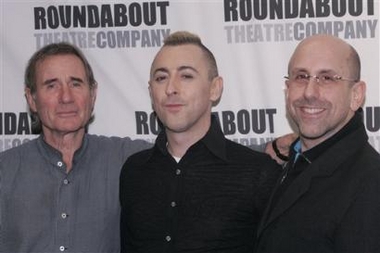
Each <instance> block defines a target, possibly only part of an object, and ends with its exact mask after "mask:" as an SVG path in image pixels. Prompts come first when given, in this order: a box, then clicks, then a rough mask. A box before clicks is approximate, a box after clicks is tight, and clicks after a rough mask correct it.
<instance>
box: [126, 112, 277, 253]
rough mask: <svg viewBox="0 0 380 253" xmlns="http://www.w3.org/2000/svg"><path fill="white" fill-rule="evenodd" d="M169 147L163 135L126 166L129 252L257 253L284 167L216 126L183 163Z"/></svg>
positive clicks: (214, 121) (127, 244)
mask: <svg viewBox="0 0 380 253" xmlns="http://www.w3.org/2000/svg"><path fill="white" fill-rule="evenodd" d="M166 143H167V140H166V136H165V133H164V132H162V133H161V134H160V135H159V136H158V137H157V140H156V144H155V146H154V147H153V148H152V149H149V150H146V151H143V152H140V153H138V154H135V155H133V156H132V157H130V158H129V159H128V160H127V162H126V163H125V164H124V166H123V169H122V174H121V179H120V180H121V181H120V183H121V185H120V200H121V205H122V218H121V236H122V238H121V240H122V252H128V253H132V252H144V253H148V252H154V253H163V252H230V253H231V252H244V253H245V252H251V251H252V250H253V241H254V238H255V232H256V227H257V224H258V222H259V219H260V217H261V214H262V212H263V209H264V207H265V204H266V202H267V199H268V197H269V194H270V192H271V190H272V186H273V185H274V183H275V181H276V179H277V177H278V175H279V171H280V169H279V166H278V165H277V164H276V163H275V162H274V161H273V160H272V159H271V158H270V157H269V156H268V155H266V154H263V153H258V152H255V151H252V150H250V149H249V148H247V147H244V146H242V145H239V144H237V143H234V142H232V141H230V140H227V139H226V138H225V137H224V136H223V133H222V131H221V130H220V127H219V125H218V123H217V122H216V120H215V119H213V121H212V125H211V127H210V129H209V131H208V133H207V134H206V135H205V137H204V138H202V139H201V140H200V141H198V142H197V143H195V144H194V145H193V146H191V147H190V148H189V150H188V151H187V152H186V154H185V155H184V156H183V157H182V159H181V160H180V161H179V162H178V163H177V162H176V161H175V160H174V158H173V157H172V156H171V155H170V154H169V153H168V151H167V148H166Z"/></svg>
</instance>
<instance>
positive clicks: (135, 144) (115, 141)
mask: <svg viewBox="0 0 380 253" xmlns="http://www.w3.org/2000/svg"><path fill="white" fill-rule="evenodd" d="M87 138H88V139H89V142H90V143H91V145H98V146H100V147H101V148H107V147H109V148H119V147H120V148H121V149H123V150H130V152H131V153H135V152H137V151H140V150H144V149H147V148H150V147H152V144H151V143H149V142H147V141H145V140H142V139H135V140H133V139H131V138H130V137H117V136H111V137H107V136H103V135H94V134H88V135H87Z"/></svg>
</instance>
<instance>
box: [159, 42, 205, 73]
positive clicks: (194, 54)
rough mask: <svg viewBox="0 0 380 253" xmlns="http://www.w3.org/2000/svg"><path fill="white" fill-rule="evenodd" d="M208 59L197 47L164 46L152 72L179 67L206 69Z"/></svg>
mask: <svg viewBox="0 0 380 253" xmlns="http://www.w3.org/2000/svg"><path fill="white" fill-rule="evenodd" d="M206 64H207V61H206V57H205V56H204V53H203V51H202V50H201V49H200V47H198V46H196V45H179V46H164V47H162V48H161V49H160V51H159V52H158V54H157V55H156V57H155V59H154V61H153V64H152V70H154V69H156V68H168V69H171V68H177V67H179V66H192V67H194V68H198V67H200V68H202V69H203V68H204V67H205V66H206Z"/></svg>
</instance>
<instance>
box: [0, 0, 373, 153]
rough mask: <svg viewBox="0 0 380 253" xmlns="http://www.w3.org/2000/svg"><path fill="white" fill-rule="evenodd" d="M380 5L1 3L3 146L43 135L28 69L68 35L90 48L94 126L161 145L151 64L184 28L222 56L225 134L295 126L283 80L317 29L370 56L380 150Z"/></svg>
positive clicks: (365, 64) (260, 0)
mask: <svg viewBox="0 0 380 253" xmlns="http://www.w3.org/2000/svg"><path fill="white" fill-rule="evenodd" d="M379 9H380V7H379V0H171V1H117V0H116V1H113V0H112V1H91V0H86V1H85V0H83V1H59V0H57V1H42V0H28V1H26V0H25V1H21V0H1V4H0V12H1V14H0V19H1V23H0V32H1V35H0V39H1V42H0V43H1V44H0V78H1V79H0V152H1V151H4V150H6V149H9V148H11V147H15V146H17V145H20V144H22V143H24V142H27V141H29V140H31V139H32V138H35V137H36V135H35V134H33V133H32V131H31V119H30V116H29V115H28V109H27V105H26V102H25V99H24V92H23V75H24V69H25V66H26V63H27V61H28V59H29V58H30V56H31V55H32V54H33V53H34V52H35V51H36V50H37V49H39V48H41V47H42V46H44V45H46V44H48V43H52V42H60V41H68V42H70V43H73V44H75V45H77V46H78V47H80V48H81V49H82V50H83V52H84V54H85V55H86V56H87V57H88V59H89V61H90V63H91V64H92V66H93V70H94V72H95V77H96V79H97V81H98V83H99V90H98V97H97V102H96V106H95V112H94V113H95V121H94V122H93V123H92V124H91V125H90V128H89V132H90V133H93V134H99V135H107V136H129V137H131V138H133V139H137V138H138V139H145V140H148V141H151V142H152V141H154V140H155V137H156V135H157V133H158V131H159V128H158V125H157V123H156V120H155V118H154V116H153V114H152V108H151V104H150V99H149V94H148V79H149V69H150V65H151V62H152V60H153V57H154V56H155V54H156V52H157V51H158V50H159V48H160V47H161V46H162V44H163V39H164V38H165V37H166V36H168V35H169V34H170V33H172V32H174V31H178V30H187V31H190V32H193V33H196V34H198V35H199V36H200V37H201V38H202V40H203V42H204V44H206V45H207V46H208V47H209V48H210V49H211V51H213V53H214V54H215V56H216V59H217V63H218V66H219V71H220V74H221V76H223V78H224V81H225V88H224V93H223V97H222V100H221V102H220V103H219V104H218V105H217V106H216V107H214V109H213V111H214V113H215V115H217V116H218V118H219V120H220V123H221V126H222V129H223V131H224V133H225V134H226V136H227V137H228V138H230V139H232V140H234V141H236V142H239V143H242V144H244V145H250V144H260V143H263V142H266V141H268V140H270V139H272V138H274V137H276V136H280V135H283V134H285V133H289V132H291V131H292V129H291V127H290V124H289V122H288V120H287V117H286V111H285V101H284V78H283V77H284V75H286V74H287V64H288V59H289V57H290V55H291V53H292V52H293V50H294V48H295V46H296V45H297V44H298V43H299V41H300V40H302V39H304V38H305V37H307V36H309V35H312V34H316V33H328V34H332V35H336V36H339V37H340V38H342V39H344V40H346V41H347V42H349V43H351V44H352V45H353V46H354V47H355V48H356V49H357V51H358V52H359V54H360V56H361V59H362V79H363V80H365V81H366V82H367V85H368V92H367V98H366V102H365V105H364V113H365V115H364V120H365V125H366V128H367V132H368V135H369V138H370V142H371V144H372V145H373V146H374V147H375V148H376V149H377V150H378V151H380V89H379V85H380V83H379V72H380V68H379V51H380V50H379Z"/></svg>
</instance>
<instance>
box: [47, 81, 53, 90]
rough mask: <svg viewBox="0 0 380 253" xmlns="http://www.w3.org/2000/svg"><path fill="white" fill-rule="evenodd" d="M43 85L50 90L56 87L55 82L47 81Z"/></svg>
mask: <svg viewBox="0 0 380 253" xmlns="http://www.w3.org/2000/svg"><path fill="white" fill-rule="evenodd" d="M45 87H46V89H48V90H52V89H54V88H55V87H56V83H55V82H51V83H47V84H46V85H45Z"/></svg>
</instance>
